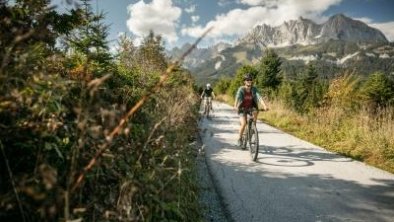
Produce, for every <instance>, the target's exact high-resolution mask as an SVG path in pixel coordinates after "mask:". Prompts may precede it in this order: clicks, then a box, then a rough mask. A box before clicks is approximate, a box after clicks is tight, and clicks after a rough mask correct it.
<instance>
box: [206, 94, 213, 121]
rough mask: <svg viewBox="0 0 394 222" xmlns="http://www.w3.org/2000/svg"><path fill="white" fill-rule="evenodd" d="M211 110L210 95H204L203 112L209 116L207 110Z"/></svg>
mask: <svg viewBox="0 0 394 222" xmlns="http://www.w3.org/2000/svg"><path fill="white" fill-rule="evenodd" d="M211 110H212V97H204V114H205V115H206V117H207V118H209V112H210V111H211Z"/></svg>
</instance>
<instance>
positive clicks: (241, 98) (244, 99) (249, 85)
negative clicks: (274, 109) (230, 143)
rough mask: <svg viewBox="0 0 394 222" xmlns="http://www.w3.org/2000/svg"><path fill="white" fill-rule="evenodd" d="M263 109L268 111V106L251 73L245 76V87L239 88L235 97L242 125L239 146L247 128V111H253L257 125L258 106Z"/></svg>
mask: <svg viewBox="0 0 394 222" xmlns="http://www.w3.org/2000/svg"><path fill="white" fill-rule="evenodd" d="M259 103H260V105H261V106H262V107H263V110H268V106H267V105H266V103H265V102H264V100H263V98H262V97H261V95H260V94H259V93H258V91H257V88H256V87H254V86H253V76H252V75H251V74H250V73H247V74H245V76H244V85H243V86H241V87H239V89H238V91H237V94H236V96H235V103H234V108H235V109H236V110H237V111H238V114H239V117H240V118H239V121H240V123H241V125H240V128H239V137H238V138H239V139H238V145H240V146H241V144H242V134H243V132H244V130H245V126H246V113H247V112H246V111H247V110H250V109H251V110H252V113H253V118H254V122H255V123H256V120H257V115H258V113H259V109H258V104H259Z"/></svg>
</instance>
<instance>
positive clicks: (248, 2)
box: [239, 0, 272, 6]
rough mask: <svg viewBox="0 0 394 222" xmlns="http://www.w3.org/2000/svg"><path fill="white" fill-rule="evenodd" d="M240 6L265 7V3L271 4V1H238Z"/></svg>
mask: <svg viewBox="0 0 394 222" xmlns="http://www.w3.org/2000/svg"><path fill="white" fill-rule="evenodd" d="M239 2H240V3H241V4H245V5H253V6H256V5H265V4H266V3H272V1H267V0H240V1H239Z"/></svg>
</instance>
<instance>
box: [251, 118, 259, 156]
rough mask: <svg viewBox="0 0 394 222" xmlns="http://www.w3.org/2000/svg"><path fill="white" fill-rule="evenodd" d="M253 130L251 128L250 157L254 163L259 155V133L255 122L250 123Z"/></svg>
mask: <svg viewBox="0 0 394 222" xmlns="http://www.w3.org/2000/svg"><path fill="white" fill-rule="evenodd" d="M249 124H250V125H251V126H250V127H251V128H249V130H250V132H249V151H250V156H251V157H252V160H253V161H256V160H257V156H258V155H259V132H258V131H257V126H256V124H254V123H253V122H251V123H249Z"/></svg>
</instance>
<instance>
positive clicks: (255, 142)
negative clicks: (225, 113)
mask: <svg viewBox="0 0 394 222" xmlns="http://www.w3.org/2000/svg"><path fill="white" fill-rule="evenodd" d="M245 112H246V120H247V122H246V123H247V124H246V128H245V130H244V133H243V135H242V144H241V148H242V149H243V150H245V149H246V147H248V148H249V152H250V156H251V157H252V160H253V161H256V160H257V156H258V155H259V133H258V130H257V126H256V123H255V122H254V119H253V113H252V109H249V110H246V111H245Z"/></svg>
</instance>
